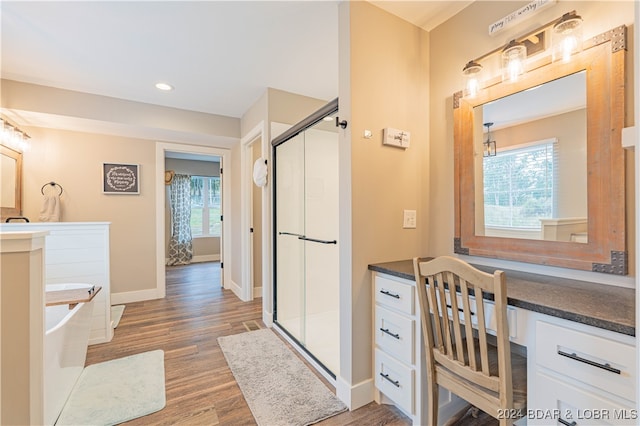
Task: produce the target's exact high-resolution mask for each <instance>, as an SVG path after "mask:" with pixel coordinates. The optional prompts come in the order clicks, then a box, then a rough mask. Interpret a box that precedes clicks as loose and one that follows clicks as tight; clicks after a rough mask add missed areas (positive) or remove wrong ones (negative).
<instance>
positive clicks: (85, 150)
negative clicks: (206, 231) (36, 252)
mask: <svg viewBox="0 0 640 426" xmlns="http://www.w3.org/2000/svg"><path fill="white" fill-rule="evenodd" d="M25 130H26V131H27V132H28V133H29V135H31V149H30V150H29V151H27V152H25V153H24V157H23V160H24V162H23V166H24V167H23V171H24V180H23V182H24V184H23V185H24V187H23V199H24V208H23V214H24V215H25V216H27V217H29V218H30V219H31V220H32V221H34V222H36V221H38V215H39V212H40V209H41V208H42V203H43V197H42V194H41V193H40V188H41V187H42V185H43V184H45V183H47V182H50V181H55V182H57V183H59V184H60V185H61V186H62V187H63V188H64V193H63V195H62V197H61V199H62V221H64V222H103V221H104V222H111V227H110V245H111V250H110V260H111V291H112V293H119V292H126V291H136V290H144V289H150V288H155V287H156V270H155V264H156V261H155V248H156V245H155V244H156V240H155V223H156V220H155V184H154V182H153V177H154V173H155V152H154V145H153V143H150V142H149V141H145V140H140V139H131V138H122V137H117V136H105V135H97V134H90V133H79V132H71V131H64V130H53V129H43V128H35V127H31V128H25ZM103 162H113V163H128V164H139V165H140V194H139V195H105V194H103V193H102V187H101V183H102V163H103ZM161 184H164V183H163V182H162V183H161Z"/></svg>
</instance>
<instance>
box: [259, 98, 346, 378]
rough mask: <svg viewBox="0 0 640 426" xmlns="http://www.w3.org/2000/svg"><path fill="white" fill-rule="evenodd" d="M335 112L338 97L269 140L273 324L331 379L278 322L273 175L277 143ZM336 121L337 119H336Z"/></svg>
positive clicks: (327, 370) (276, 227)
mask: <svg viewBox="0 0 640 426" xmlns="http://www.w3.org/2000/svg"><path fill="white" fill-rule="evenodd" d="M335 112H338V98H336V99H334V100H332V101H331V102H329V103H328V104H327V105H325V106H324V107H322V108H320V109H319V110H317V111H316V112H314V113H313V114H311V115H309V116H308V117H307V118H305V119H304V120H302V121H300V122H299V123H297V124H295V125H294V126H292V127H291V128H289V129H288V130H287V131H285V132H283V133H282V134H281V135H279V136H277V137H276V138H274V139H273V140H272V141H271V161H272V175H273V176H274V178H273V181H274V182H273V185H272V187H273V193H272V197H273V198H272V200H273V202H272V206H273V217H272V229H273V270H272V273H273V275H272V277H273V324H274V325H275V326H276V327H277V329H278V330H279V331H281V332H282V333H284V334H285V335H286V336H287V338H288V339H290V340H291V341H292V342H294V343H295V346H296V347H297V348H298V349H299V350H302V351H303V352H304V354H305V355H307V356H308V357H309V358H311V359H312V360H313V362H314V363H315V364H316V365H318V366H320V367H321V368H322V369H323V370H324V372H325V373H326V374H328V375H329V376H331V378H332V379H333V380H336V374H335V373H334V372H333V371H331V370H330V369H329V368H328V367H327V366H326V365H324V363H323V362H322V361H320V360H319V359H318V358H317V357H316V356H315V355H314V354H313V353H312V352H311V351H309V350H308V349H307V347H306V346H305V345H304V344H302V343H301V342H300V341H299V340H298V339H297V338H296V337H295V336H293V334H291V333H290V332H289V331H288V330H287V329H286V328H285V327H284V326H283V325H282V324H280V323H279V322H278V279H277V276H278V264H277V259H278V243H277V239H278V238H277V237H278V236H277V231H278V213H277V202H276V200H277V198H276V195H277V185H276V180H275V176H276V175H277V167H278V161H277V155H276V148H277V147H278V145H281V144H283V143H285V142H287V141H288V140H290V139H292V138H294V137H296V136H297V135H299V134H300V133H302V132H304V131H305V130H307V129H309V128H311V127H312V126H314V125H315V124H316V123H318V122H320V121H322V119H323V118H324V117H326V116H328V115H330V114H333V113H335ZM336 121H337V120H336ZM337 126H338V124H337V123H336V127H337Z"/></svg>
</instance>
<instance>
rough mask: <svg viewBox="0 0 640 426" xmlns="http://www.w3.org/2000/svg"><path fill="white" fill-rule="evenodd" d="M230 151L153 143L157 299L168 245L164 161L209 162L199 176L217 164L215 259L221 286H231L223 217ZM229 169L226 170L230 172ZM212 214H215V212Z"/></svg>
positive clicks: (163, 291) (227, 231) (228, 187)
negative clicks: (218, 262)
mask: <svg viewBox="0 0 640 426" xmlns="http://www.w3.org/2000/svg"><path fill="white" fill-rule="evenodd" d="M230 155H231V153H230V150H228V149H224V148H210V147H204V146H196V145H183V144H170V143H160V142H158V143H156V173H155V176H156V182H157V185H156V289H155V292H156V295H155V296H156V298H164V297H165V295H166V271H165V263H166V261H165V259H166V244H167V238H168V237H167V226H168V225H167V224H168V223H169V222H170V217H168V214H167V211H166V206H165V200H166V198H167V195H168V193H167V189H166V185H165V184H164V172H165V158H167V157H169V158H171V157H178V159H191V160H195V161H203V160H205V161H204V162H205V163H209V164H210V166H209V168H208V170H209V171H206V170H205V172H204V173H202V174H210V175H212V174H213V172H211V169H213V168H215V166H213V165H212V164H214V163H215V164H219V170H220V176H219V179H220V181H219V185H220V187H219V188H220V194H219V195H220V213H221V214H220V216H221V219H222V220H221V221H220V222H219V225H218V226H219V233H220V237H219V243H218V245H219V254H218V255H217V257H218V258H219V260H220V265H221V267H222V273H221V274H220V275H221V282H220V286H222V287H224V288H229V287H230V281H231V280H230V269H229V266H230V265H229V262H228V261H227V262H225V261H226V260H227V258H228V253H230V241H229V238H225V236H229V235H231V229H230V223H229V221H228V220H227V221H226V222H225V221H224V220H223V218H224V217H225V216H227V217H230V205H231V203H230V202H229V198H230V190H231V184H230V179H228V178H224V177H223V176H224V173H223V170H224V166H225V165H227V168H228V166H229V165H230ZM229 171H230V170H225V172H227V173H228V172H229ZM214 214H215V213H214ZM201 260H213V257H209V258H205V259H201Z"/></svg>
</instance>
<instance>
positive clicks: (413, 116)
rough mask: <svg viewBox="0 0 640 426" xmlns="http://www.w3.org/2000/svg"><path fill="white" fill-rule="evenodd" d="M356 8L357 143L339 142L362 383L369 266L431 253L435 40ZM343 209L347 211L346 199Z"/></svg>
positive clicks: (353, 129)
mask: <svg viewBox="0 0 640 426" xmlns="http://www.w3.org/2000/svg"><path fill="white" fill-rule="evenodd" d="M349 7H350V22H349V23H350V28H349V31H350V46H349V49H350V52H351V58H350V61H349V64H348V66H349V67H350V76H349V81H348V82H343V81H341V82H340V84H341V88H340V90H341V100H342V91H343V88H344V87H343V84H347V85H348V87H349V89H348V90H349V93H350V96H349V98H350V99H347V100H348V101H350V103H351V106H350V111H343V112H344V113H346V114H347V116H348V115H349V113H350V114H351V119H350V123H349V126H350V127H349V129H350V136H351V137H350V140H343V139H341V141H340V143H341V144H349V146H350V158H351V161H350V166H351V176H350V177H349V176H344V174H343V173H344V170H345V168H344V167H343V165H341V176H340V182H341V186H342V185H344V181H345V180H349V179H350V186H351V206H352V207H351V208H352V210H351V227H352V230H351V235H352V247H351V253H350V255H351V265H352V271H351V295H350V298H349V299H350V300H351V309H352V312H351V315H352V319H351V321H350V323H351V324H350V325H351V330H350V331H351V336H349V337H348V338H349V339H350V344H349V346H348V347H350V348H351V351H352V354H351V357H350V360H349V361H348V362H349V363H350V365H348V366H345V365H343V363H342V364H341V375H342V376H343V377H344V378H345V379H346V380H347V381H348V382H350V383H352V384H356V383H359V382H361V381H363V380H365V379H369V378H370V377H371V371H372V361H371V347H372V342H371V336H372V331H371V315H372V313H371V312H372V289H371V279H370V272H369V271H368V265H369V264H371V263H376V262H385V261H391V260H398V259H407V258H411V257H413V256H419V255H424V254H426V253H427V251H426V245H425V241H426V238H427V236H428V228H427V223H428V212H427V200H428V199H429V175H428V173H427V169H426V165H427V164H428V159H429V141H428V136H429V108H428V106H429V90H428V78H429V67H428V61H427V59H428V57H429V56H428V55H429V34H428V33H427V32H426V31H423V30H421V29H419V28H417V27H415V26H413V25H411V24H409V23H407V22H406V21H403V20H401V19H399V18H397V17H395V16H393V15H391V14H389V13H387V12H385V11H383V10H381V9H379V8H377V7H375V6H373V5H371V4H370V3H367V2H351V3H350V4H349ZM342 36H343V34H342V33H341V38H342ZM342 66H346V65H344V64H341V67H342ZM342 107H343V105H342V102H341V108H342ZM385 127H394V128H397V129H403V130H408V131H410V132H411V146H410V148H408V149H406V150H404V149H400V148H395V147H389V146H383V145H382V131H383V128H385ZM365 129H367V130H371V131H372V132H373V137H372V138H371V139H365V138H364V137H363V132H364V130H365ZM341 156H342V157H343V158H342V159H341V161H343V159H344V156H343V155H342V152H341ZM343 176H344V178H343ZM340 205H341V209H343V208H344V207H345V205H344V203H343V202H342V195H341V203H340ZM403 209H412V210H417V213H418V220H417V228H416V229H403V228H402V218H403ZM342 260H344V259H342ZM341 285H343V286H345V285H348V284H347V283H345V282H342V283H341ZM341 297H344V296H341ZM343 313H344V309H341V315H342V314H343ZM341 322H342V320H341ZM343 331H346V330H343ZM342 342H344V338H343V340H341V346H342V347H345V345H344V344H343V343H342ZM347 350H348V349H347ZM343 362H344V358H343Z"/></svg>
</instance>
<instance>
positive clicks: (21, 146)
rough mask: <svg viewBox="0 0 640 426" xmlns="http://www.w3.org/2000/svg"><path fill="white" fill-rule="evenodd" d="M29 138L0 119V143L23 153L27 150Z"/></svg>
mask: <svg viewBox="0 0 640 426" xmlns="http://www.w3.org/2000/svg"><path fill="white" fill-rule="evenodd" d="M30 138H31V137H30V136H29V135H28V134H26V133H25V132H24V131H22V130H20V129H18V127H17V126H14V125H13V124H11V123H9V122H8V121H7V120H6V119H4V118H0V143H2V145H4V146H6V147H8V148H11V149H13V150H14V151H17V152H24V151H26V150H28V149H29V142H28V140H29V139H30Z"/></svg>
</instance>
